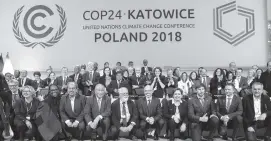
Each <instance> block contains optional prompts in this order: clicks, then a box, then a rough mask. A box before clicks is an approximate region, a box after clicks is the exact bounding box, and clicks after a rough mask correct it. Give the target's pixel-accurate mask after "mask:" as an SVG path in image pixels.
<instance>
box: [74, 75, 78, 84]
mask: <svg viewBox="0 0 271 141" xmlns="http://www.w3.org/2000/svg"><path fill="white" fill-rule="evenodd" d="M77 79H78V74H75V77H74V82H77Z"/></svg>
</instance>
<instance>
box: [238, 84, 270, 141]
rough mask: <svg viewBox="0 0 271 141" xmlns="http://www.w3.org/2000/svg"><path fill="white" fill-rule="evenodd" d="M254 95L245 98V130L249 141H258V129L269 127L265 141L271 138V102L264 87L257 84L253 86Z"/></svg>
mask: <svg viewBox="0 0 271 141" xmlns="http://www.w3.org/2000/svg"><path fill="white" fill-rule="evenodd" d="M252 93H253V95H247V96H245V97H244V98H243V108H244V112H243V118H244V130H245V132H246V135H247V140H248V141H256V140H257V138H256V130H257V128H263V127H267V128H266V131H265V141H270V137H271V102H270V98H269V97H268V96H267V95H264V94H263V85H262V84H261V83H259V82H255V83H254V84H253V85H252Z"/></svg>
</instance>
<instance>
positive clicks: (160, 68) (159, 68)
mask: <svg viewBox="0 0 271 141" xmlns="http://www.w3.org/2000/svg"><path fill="white" fill-rule="evenodd" d="M156 69H158V70H160V72H161V73H160V76H162V68H160V67H155V68H154V69H153V73H154V75H155V70H156Z"/></svg>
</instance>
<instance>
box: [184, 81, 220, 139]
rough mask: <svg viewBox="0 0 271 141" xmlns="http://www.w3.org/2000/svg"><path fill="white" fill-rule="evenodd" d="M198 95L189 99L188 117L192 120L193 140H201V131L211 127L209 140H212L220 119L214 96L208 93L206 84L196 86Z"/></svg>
mask: <svg viewBox="0 0 271 141" xmlns="http://www.w3.org/2000/svg"><path fill="white" fill-rule="evenodd" d="M196 90H197V95H196V96H195V97H193V98H191V99H189V100H188V119H189V120H190V121H191V130H192V131H191V132H192V140H193V141H201V133H202V130H204V129H209V136H208V141H212V140H213V137H214V133H215V131H216V129H217V126H218V122H219V119H218V117H217V116H216V112H215V111H216V110H215V108H214V104H213V102H212V97H210V96H208V95H206V93H205V85H204V84H200V85H198V86H196Z"/></svg>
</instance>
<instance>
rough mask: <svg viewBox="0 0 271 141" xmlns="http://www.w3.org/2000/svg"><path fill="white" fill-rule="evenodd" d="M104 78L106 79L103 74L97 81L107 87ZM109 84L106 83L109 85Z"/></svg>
mask: <svg viewBox="0 0 271 141" xmlns="http://www.w3.org/2000/svg"><path fill="white" fill-rule="evenodd" d="M105 79H106V78H105V76H102V77H100V79H99V83H100V84H103V85H104V86H105V87H107V86H106V84H105V83H106V80H105ZM112 80H113V77H112V76H111V81H112ZM109 84H110V83H109ZM109 84H108V85H109Z"/></svg>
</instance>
